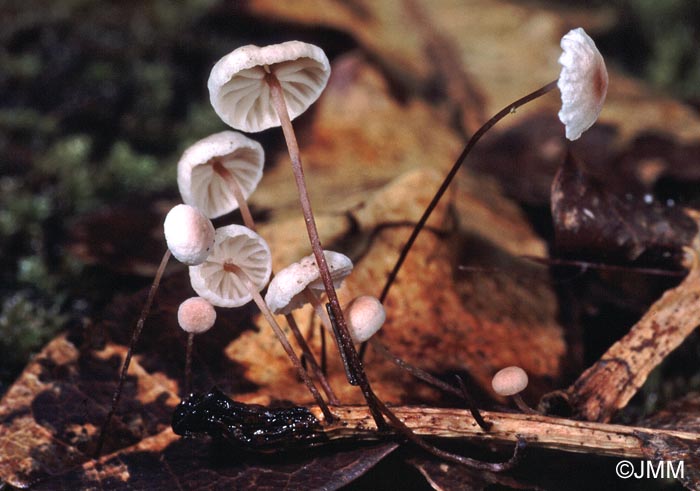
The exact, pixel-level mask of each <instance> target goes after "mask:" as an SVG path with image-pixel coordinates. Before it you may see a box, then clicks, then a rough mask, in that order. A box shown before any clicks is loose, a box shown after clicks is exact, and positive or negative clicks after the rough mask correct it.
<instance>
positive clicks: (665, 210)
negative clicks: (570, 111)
mask: <svg viewBox="0 0 700 491" xmlns="http://www.w3.org/2000/svg"><path fill="white" fill-rule="evenodd" d="M551 206H552V217H553V220H554V230H555V238H556V247H557V250H558V251H559V252H560V254H562V255H574V257H576V258H578V259H593V260H598V261H602V262H607V263H620V262H621V263H623V264H629V263H631V262H635V261H637V263H638V264H639V263H641V264H643V265H644V264H651V265H663V266H666V267H672V266H676V268H678V267H679V266H680V264H681V263H682V261H683V257H684V254H683V247H684V246H688V245H690V244H691V243H692V241H693V239H694V237H695V235H696V234H697V231H698V227H697V224H696V223H695V221H694V220H693V219H692V218H691V217H689V216H688V215H687V214H686V213H685V212H684V211H683V210H682V209H681V208H679V207H668V206H666V205H665V204H660V203H658V202H651V203H646V202H645V201H644V197H643V196H639V195H634V194H633V193H632V192H629V193H627V194H626V195H624V196H620V195H618V194H616V193H613V192H611V191H609V190H608V189H607V188H606V185H605V182H603V181H601V180H599V179H597V178H596V177H594V176H592V175H591V174H589V173H588V172H587V171H586V170H585V168H584V166H583V164H582V163H581V162H580V161H579V160H578V159H577V158H576V157H575V156H573V155H572V154H568V156H567V158H566V160H565V162H564V165H563V166H562V167H561V169H560V170H559V172H558V173H557V175H556V177H555V179H554V182H553V183H552V205H551Z"/></svg>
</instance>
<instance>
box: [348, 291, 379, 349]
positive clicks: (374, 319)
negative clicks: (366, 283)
mask: <svg viewBox="0 0 700 491" xmlns="http://www.w3.org/2000/svg"><path fill="white" fill-rule="evenodd" d="M345 318H346V319H347V323H348V330H349V331H350V336H351V337H352V340H353V341H355V342H356V343H364V342H365V341H367V340H369V338H371V337H372V336H374V334H375V333H376V332H377V331H379V329H380V328H381V327H382V326H383V325H384V321H386V311H385V310H384V306H383V305H382V303H381V302H380V301H379V300H378V299H377V298H376V297H372V296H369V295H362V296H359V297H357V298H355V299H353V300H352V301H351V302H350V303H349V304H348V305H347V307H346V308H345Z"/></svg>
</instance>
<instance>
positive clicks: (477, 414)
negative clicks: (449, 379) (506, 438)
mask: <svg viewBox="0 0 700 491" xmlns="http://www.w3.org/2000/svg"><path fill="white" fill-rule="evenodd" d="M455 377H456V378H457V383H458V384H459V388H460V389H461V390H462V398H463V399H464V402H466V403H467V409H469V412H470V413H471V414H472V417H473V418H474V421H476V424H478V425H479V426H480V427H481V429H482V430H484V431H489V430H490V429H491V427H492V426H493V424H492V423H489V422H488V421H486V420H485V419H484V417H483V416H482V415H481V411H479V408H478V407H477V405H476V402H474V399H472V396H471V395H470V394H469V391H468V390H467V386H466V385H464V380H462V377H460V376H459V375H456V376H455Z"/></svg>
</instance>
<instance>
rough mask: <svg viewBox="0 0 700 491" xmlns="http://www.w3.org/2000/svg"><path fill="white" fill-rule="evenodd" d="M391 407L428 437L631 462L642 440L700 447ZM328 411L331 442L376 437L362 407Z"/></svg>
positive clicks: (510, 417) (587, 428)
mask: <svg viewBox="0 0 700 491" xmlns="http://www.w3.org/2000/svg"><path fill="white" fill-rule="evenodd" d="M391 409H392V411H393V412H394V414H396V416H397V417H398V418H399V419H401V420H402V421H403V422H404V423H405V424H406V425H407V426H408V427H409V428H411V429H412V430H413V431H414V432H415V433H417V434H418V435H421V436H429V437H440V438H465V439H472V440H479V441H487V442H495V443H515V442H516V441H517V440H518V439H519V438H520V439H523V440H525V441H526V442H527V444H528V445H529V446H533V447H540V448H550V449H555V450H561V451H565V452H579V453H595V454H598V455H610V456H618V457H631V458H642V457H644V453H643V449H642V446H643V442H642V438H643V437H645V436H646V437H651V436H653V435H662V436H667V437H674V438H677V439H679V440H681V441H683V442H685V443H687V444H688V445H690V446H696V445H700V434H698V433H692V432H686V431H673V430H666V429H651V428H642V427H634V426H622V425H612V424H604V423H591V422H587V421H575V420H571V419H563V418H552V417H548V416H541V415H530V414H516V413H500V412H488V411H483V412H482V415H483V417H484V419H486V421H488V422H490V423H492V424H493V426H492V427H491V429H490V430H489V431H484V430H483V429H481V427H480V426H479V425H478V424H477V423H476V421H475V420H474V418H473V417H472V415H471V414H470V413H469V411H467V410H463V409H442V408H425V407H411V406H396V407H392V408H391ZM310 410H311V411H312V412H313V413H314V416H316V417H317V418H318V419H319V420H323V414H322V413H321V410H320V409H318V408H317V407H311V408H310ZM331 411H332V412H333V413H334V415H336V416H337V417H338V418H339V420H338V422H336V423H332V424H329V425H326V426H325V427H324V432H325V433H326V435H327V436H328V437H329V438H330V439H341V438H345V437H351V438H358V437H360V438H361V437H365V438H369V437H372V436H376V435H377V428H376V426H375V424H374V421H373V420H372V416H371V415H370V413H369V411H368V410H367V408H366V407H362V406H336V407H332V408H331Z"/></svg>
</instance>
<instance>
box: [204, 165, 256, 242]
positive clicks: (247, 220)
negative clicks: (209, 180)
mask: <svg viewBox="0 0 700 491" xmlns="http://www.w3.org/2000/svg"><path fill="white" fill-rule="evenodd" d="M212 167H213V168H214V172H216V173H217V174H219V175H220V176H221V177H222V178H223V179H224V181H226V183H228V185H229V186H230V187H231V191H233V196H234V197H235V198H236V201H237V202H238V209H239V210H241V216H242V217H243V223H244V224H245V226H246V227H248V228H249V229H251V230H253V231H255V230H256V229H255V221H254V220H253V215H252V214H251V213H250V208H248V202H247V201H246V200H245V197H244V196H243V189H241V185H240V184H238V181H237V180H236V178H235V177H234V176H233V174H231V173H230V172H229V170H228V169H227V168H226V167H225V166H224V165H223V164H222V163H221V161H219V160H218V159H216V160H214V163H213V164H212Z"/></svg>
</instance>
